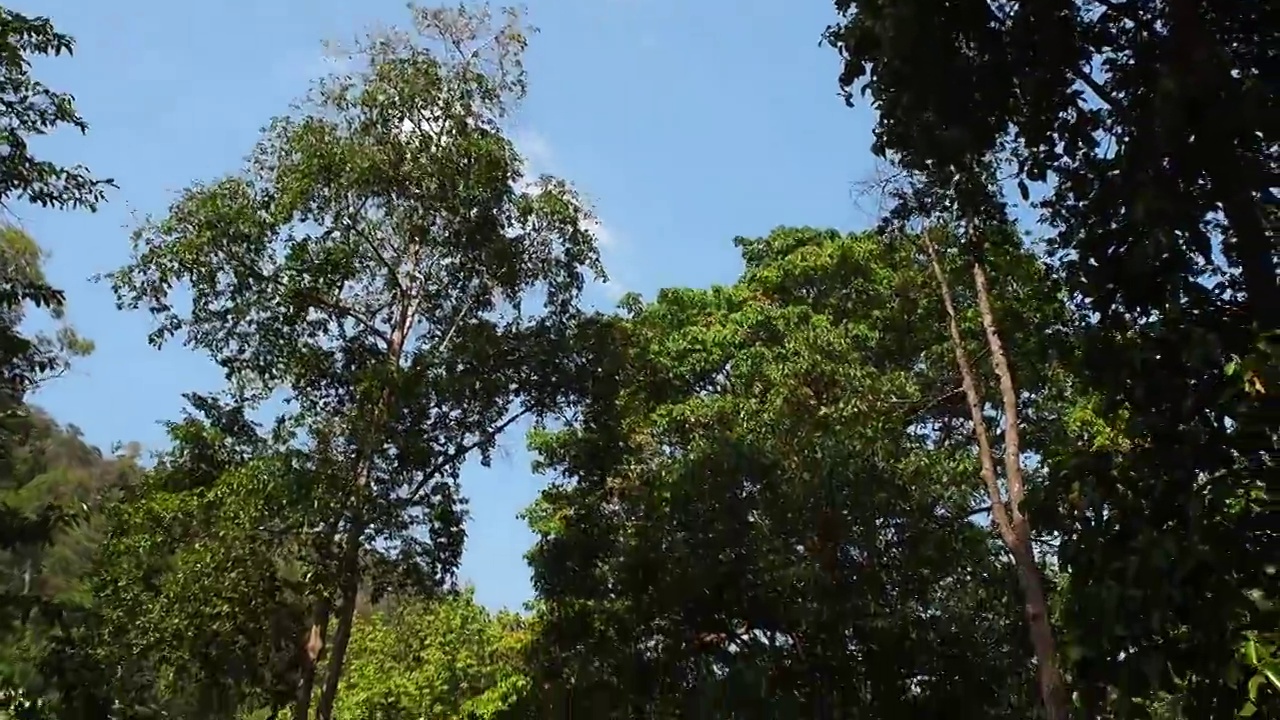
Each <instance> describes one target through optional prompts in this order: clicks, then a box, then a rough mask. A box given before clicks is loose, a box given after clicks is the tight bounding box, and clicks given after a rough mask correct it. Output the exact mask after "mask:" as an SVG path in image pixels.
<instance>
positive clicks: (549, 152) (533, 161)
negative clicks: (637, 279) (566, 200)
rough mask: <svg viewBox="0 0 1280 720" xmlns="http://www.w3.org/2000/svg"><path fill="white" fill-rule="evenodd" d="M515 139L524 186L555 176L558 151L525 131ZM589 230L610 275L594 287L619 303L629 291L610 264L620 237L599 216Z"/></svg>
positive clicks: (543, 139)
mask: <svg viewBox="0 0 1280 720" xmlns="http://www.w3.org/2000/svg"><path fill="white" fill-rule="evenodd" d="M512 139H513V141H514V142H515V145H516V150H517V151H518V152H519V153H520V155H521V157H523V158H524V161H525V168H524V174H525V178H524V180H523V183H524V184H525V185H526V186H528V185H529V184H532V183H533V182H534V181H535V178H537V177H538V176H539V175H542V174H552V173H555V171H556V158H555V151H554V150H553V149H552V146H551V142H550V141H549V140H548V139H547V138H546V136H544V135H542V134H541V133H539V132H537V131H535V130H530V129H527V128H526V129H519V130H516V131H515V133H514V134H513V137H512ZM588 227H589V229H590V230H591V231H592V234H593V235H595V237H596V242H597V243H598V244H599V247H600V254H601V259H602V261H603V262H604V265H605V269H606V270H607V271H608V272H609V276H610V277H609V279H608V280H607V281H604V282H595V283H593V284H592V287H593V288H594V289H595V290H596V291H598V292H599V293H601V294H602V295H603V296H604V297H605V298H606V299H607V300H608V301H609V302H616V301H617V300H618V299H619V298H621V297H622V296H623V295H625V294H626V292H627V288H626V286H625V285H623V284H622V283H621V282H619V280H618V278H617V272H616V271H615V268H614V267H613V266H616V264H617V263H616V262H610V261H611V259H612V258H611V256H612V255H613V254H614V253H615V252H616V251H617V250H618V248H619V247H620V246H621V238H620V237H619V236H618V233H617V232H615V230H614V229H613V228H612V227H611V226H610V225H609V224H608V223H607V222H605V221H604V220H603V219H601V218H599V217H596V216H593V217H592V219H591V221H590V222H589V224H588Z"/></svg>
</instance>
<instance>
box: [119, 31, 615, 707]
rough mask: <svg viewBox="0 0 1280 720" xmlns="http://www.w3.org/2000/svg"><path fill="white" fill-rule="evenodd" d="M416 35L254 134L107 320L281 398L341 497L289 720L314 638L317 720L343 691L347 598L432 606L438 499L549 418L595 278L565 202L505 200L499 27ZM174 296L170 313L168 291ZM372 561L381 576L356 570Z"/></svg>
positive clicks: (551, 185)
mask: <svg viewBox="0 0 1280 720" xmlns="http://www.w3.org/2000/svg"><path fill="white" fill-rule="evenodd" d="M413 19H414V27H415V29H416V31H417V32H416V34H407V33H400V32H391V33H387V34H383V35H379V36H375V37H372V38H370V39H369V41H368V42H367V43H365V44H363V45H361V46H360V47H358V48H357V49H356V52H355V53H354V55H353V59H354V60H355V62H356V65H357V70H355V71H354V72H352V73H349V74H341V75H337V76H333V77H330V78H328V79H326V80H324V81H322V82H321V83H320V84H319V85H318V86H317V87H316V88H315V91H314V92H313V93H312V94H311V95H310V96H309V97H308V98H307V100H306V101H305V102H304V103H302V104H300V105H299V107H298V108H297V111H296V112H295V113H294V114H292V115H289V116H286V117H280V118H277V119H276V120H275V121H273V122H272V123H271V125H270V126H269V128H268V129H267V130H266V131H265V133H264V135H263V137H262V139H261V141H260V142H259V143H258V145H257V147H256V148H255V150H254V152H253V154H252V156H251V158H250V160H249V163H248V165H247V167H246V168H245V169H244V170H243V171H242V172H240V173H238V174H236V175H232V176H229V177H226V178H223V179H221V180H218V181H216V182H214V183H210V184H205V185H196V186H194V187H192V188H190V189H188V190H187V191H185V192H184V193H182V195H181V196H180V197H179V199H178V200H177V201H176V202H175V203H174V204H173V205H172V207H171V208H170V210H169V212H168V214H167V215H166V216H165V217H163V218H161V219H159V220H157V221H152V222H148V223H146V224H145V225H143V226H142V227H140V228H139V229H138V230H137V231H136V232H135V234H134V242H135V247H136V250H137V253H136V256H135V258H134V259H133V261H132V262H131V263H130V264H129V265H128V266H126V267H124V268H122V269H120V270H119V271H118V272H116V273H114V274H113V275H111V277H110V280H111V282H112V285H113V287H114V289H115V291H116V293H117V297H118V299H119V303H120V305H121V306H122V307H126V308H145V309H147V310H148V311H149V312H151V313H152V314H153V315H155V316H156V318H157V319H158V321H159V325H158V328H157V330H156V331H155V333H154V334H153V335H152V340H153V342H155V343H156V344H157V345H158V344H162V343H164V342H166V341H168V340H170V339H171V338H173V337H175V336H181V338H182V340H183V341H184V342H185V344H186V345H188V346H190V347H192V348H195V349H198V350H201V351H204V352H206V353H208V354H209V355H210V356H211V357H212V358H213V359H214V360H215V361H216V362H217V363H218V364H219V365H220V366H221V367H222V368H223V369H224V370H225V371H226V375H227V378H228V381H229V386H230V391H231V392H232V394H233V395H234V396H235V397H236V398H237V400H238V401H243V402H245V403H248V404H250V405H252V404H254V403H257V402H260V401H262V400H265V399H267V398H268V397H271V396H272V395H278V396H282V397H283V398H284V399H285V402H286V403H287V405H288V410H286V411H285V416H287V417H288V418H289V422H290V423H293V424H295V425H296V426H297V427H299V428H300V429H299V436H298V437H299V443H300V444H301V445H305V446H306V449H307V451H308V452H310V453H312V454H315V455H319V456H322V457H323V458H324V459H325V462H327V463H329V467H330V468H331V469H332V471H333V472H341V473H342V474H343V475H344V477H345V483H344V485H343V487H342V488H341V492H340V494H339V496H338V497H337V498H333V500H334V501H333V502H332V505H331V506H332V507H335V508H337V510H336V511H335V512H334V513H333V514H332V515H331V516H330V517H327V518H324V519H323V520H321V521H319V522H318V523H317V524H316V525H315V526H312V527H310V528H308V532H310V533H315V534H318V535H319V536H321V537H324V538H326V540H325V542H326V543H331V546H332V547H331V549H332V553H331V555H330V557H332V558H333V561H332V564H331V566H330V567H329V568H328V569H327V570H326V572H322V573H318V574H317V581H316V582H315V583H314V584H313V586H312V587H311V588H309V589H308V596H309V600H308V601H309V603H310V604H311V605H312V607H313V612H314V617H313V620H312V628H311V631H310V632H309V635H308V637H309V638H311V640H309V639H308V638H306V637H304V638H303V639H301V640H300V644H302V645H303V646H304V647H306V648H307V652H306V653H305V659H304V667H303V668H302V672H301V674H300V677H299V684H298V688H297V691H298V692H297V701H296V704H295V708H294V717H295V718H305V717H308V716H309V712H310V705H311V697H312V683H313V680H314V678H315V670H316V667H317V661H318V660H319V658H320V653H321V651H322V650H324V649H325V648H324V644H325V638H326V637H327V636H328V626H329V620H330V617H331V616H332V617H333V618H334V620H335V623H336V627H335V629H334V631H333V635H332V644H331V646H330V647H329V648H328V649H327V650H328V662H327V672H326V675H325V681H324V687H323V691H322V692H321V694H320V698H319V701H318V703H317V706H316V711H317V713H316V714H317V717H318V718H321V719H322V720H328V719H329V718H330V717H331V715H332V712H333V707H334V703H335V701H336V697H337V692H338V689H339V687H340V681H341V678H342V671H343V666H344V661H345V655H346V651H347V647H348V645H349V642H350V637H351V631H352V623H353V619H354V614H355V609H356V603H357V599H358V595H359V591H360V584H361V580H362V578H365V577H367V576H368V575H369V573H370V572H371V571H373V570H375V569H377V568H385V569H388V570H389V571H390V572H383V573H380V576H379V577H377V578H373V579H371V582H374V583H375V584H376V585H382V584H386V583H390V582H396V583H400V584H401V585H407V586H413V587H416V588H418V590H419V591H430V590H433V589H435V588H436V587H438V586H440V585H442V584H447V583H448V581H449V580H450V578H451V576H452V574H453V572H454V569H455V568H456V566H457V563H458V560H459V555H460V552H461V547H462V540H463V528H462V522H463V518H464V509H463V501H462V498H460V497H459V494H458V487H457V477H458V473H459V471H460V468H461V466H462V464H463V462H464V460H465V459H466V458H467V457H469V456H470V455H471V454H473V453H479V455H480V457H481V459H482V461H484V462H486V463H487V461H488V455H489V452H490V451H491V450H492V448H493V447H494V444H495V442H496V439H497V437H498V435H499V434H500V433H501V432H502V431H503V430H505V429H506V428H508V427H511V426H512V425H514V424H515V423H516V422H518V421H519V420H520V419H521V418H526V417H535V418H536V417H539V416H541V415H544V414H545V413H548V412H551V411H553V410H556V409H557V408H558V407H559V406H560V404H561V403H562V402H563V401H565V400H566V399H567V398H568V397H569V396H570V395H571V393H570V391H571V389H572V386H573V385H574V384H575V383H577V382H578V381H579V380H580V379H581V378H582V377H585V376H587V375H588V374H589V372H590V368H589V367H586V366H585V365H582V364H581V363H580V362H577V361H576V360H575V352H574V351H575V348H576V347H577V336H578V335H579V334H580V333H581V332H589V331H590V328H589V326H583V325H582V324H581V323H579V322H578V320H579V315H580V314H579V312H578V310H577V304H576V303H577V299H578V297H579V294H580V293H581V291H582V289H583V287H584V283H585V281H586V276H587V274H588V273H596V274H597V275H600V274H602V272H603V271H602V269H601V267H600V264H599V260H598V257H597V251H596V248H595V241H594V238H593V237H592V235H591V232H590V229H589V228H590V224H589V214H588V211H587V209H586V208H585V207H584V205H583V204H582V203H581V201H580V200H579V199H578V198H577V196H576V195H575V194H574V192H573V191H572V190H571V188H570V187H569V186H568V185H567V184H566V183H565V182H563V181H561V180H558V179H555V178H551V177H543V178H540V179H539V180H538V181H537V182H534V183H532V184H527V183H524V182H522V169H523V168H522V162H521V159H520V157H519V155H518V154H517V153H516V151H515V149H514V148H513V147H512V145H511V143H510V141H508V140H507V139H506V138H505V137H504V136H503V134H502V125H501V123H502V121H503V118H504V117H505V115H506V113H507V112H508V110H509V109H510V108H511V106H512V104H513V103H514V102H516V101H518V100H519V99H520V97H521V95H522V94H523V92H524V87H525V79H524V73H523V70H522V67H521V64H520V53H521V51H522V50H523V48H524V45H525V39H524V34H523V33H522V31H521V30H520V26H519V22H518V20H519V18H518V16H516V15H515V14H514V13H510V12H507V13H504V14H501V15H497V16H495V15H494V14H492V13H491V12H490V11H488V10H477V11H470V10H467V9H465V8H459V9H456V10H447V9H444V10H442V9H424V8H414V9H413ZM179 284H182V285H185V286H187V287H189V288H190V290H191V298H192V299H191V305H190V308H185V307H184V308H180V307H178V306H177V304H176V300H175V299H174V297H173V293H174V290H175V288H176V287H178V285H179ZM375 558H381V559H382V560H381V561H375Z"/></svg>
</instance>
